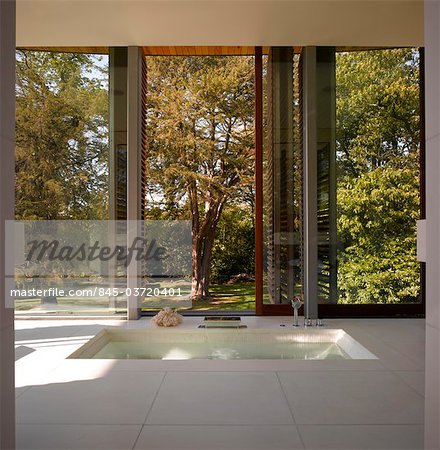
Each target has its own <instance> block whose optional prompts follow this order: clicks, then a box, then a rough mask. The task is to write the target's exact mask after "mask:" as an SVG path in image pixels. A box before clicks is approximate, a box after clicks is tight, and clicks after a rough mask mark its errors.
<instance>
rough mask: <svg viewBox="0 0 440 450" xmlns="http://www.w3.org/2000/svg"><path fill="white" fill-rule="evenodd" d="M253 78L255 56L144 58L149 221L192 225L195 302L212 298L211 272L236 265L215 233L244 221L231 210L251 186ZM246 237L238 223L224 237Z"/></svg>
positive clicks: (235, 239) (218, 272)
mask: <svg viewBox="0 0 440 450" xmlns="http://www.w3.org/2000/svg"><path fill="white" fill-rule="evenodd" d="M253 73H254V65H253V58H250V57H229V56H227V57H211V56H203V57H202V56H190V57H181V56H175V57H148V58H147V79H148V85H147V98H146V101H147V121H146V123H147V136H148V164H147V166H148V167H147V173H148V193H147V205H148V214H147V216H148V217H149V218H154V219H158V218H162V219H179V218H187V219H191V220H192V245H193V252H192V263H193V268H192V269H193V270H192V273H193V283H192V284H193V290H192V296H193V298H194V299H201V298H209V297H210V293H209V285H210V278H211V275H213V276H214V277H217V278H221V277H223V276H224V275H225V273H226V272H230V271H231V270H232V271H233V270H235V267H237V264H238V262H237V261H236V260H237V259H238V258H239V256H238V253H237V252H236V253H234V254H233V252H232V249H231V250H227V249H226V248H225V247H224V246H225V245H227V244H225V243H221V242H220V239H221V237H220V235H219V232H217V231H218V226H219V224H220V223H227V224H228V226H230V225H231V220H233V219H234V218H236V219H237V220H242V219H241V216H240V214H241V213H240V212H239V211H238V207H236V208H235V209H234V208H233V209H230V206H231V205H232V204H233V202H234V201H235V202H237V204H238V203H240V202H241V203H243V202H244V201H246V198H245V197H246V195H244V194H245V193H247V192H249V190H250V186H252V183H253V175H254V174H253V167H254V162H253V160H254V132H253V125H254V87H253ZM222 227H223V226H222ZM222 229H223V234H225V228H224V227H223V228H222ZM235 233H237V235H236V234H235ZM241 234H242V230H241V229H240V225H239V224H234V226H233V227H231V228H230V229H229V230H228V237H227V239H228V241H229V242H230V243H231V245H235V244H240V245H241V244H242V243H243V237H242V235H241ZM214 248H215V249H214ZM238 248H240V247H238ZM234 250H237V247H236V248H235V249H234ZM241 250H242V251H250V250H249V246H248V245H247V244H246V245H245V247H243V246H242V247H241ZM213 251H214V257H213ZM242 255H243V253H242ZM228 257H231V258H233V260H231V261H229V263H227V262H226V258H228ZM242 258H243V256H242ZM245 259H246V261H247V260H248V259H249V258H248V255H246V257H245ZM227 265H229V267H228V268H227V267H226V266H227ZM213 266H214V269H213V270H211V269H212V267H213ZM220 266H221V267H220Z"/></svg>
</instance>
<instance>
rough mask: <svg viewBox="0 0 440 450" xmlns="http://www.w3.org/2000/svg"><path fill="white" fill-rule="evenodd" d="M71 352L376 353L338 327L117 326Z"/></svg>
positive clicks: (215, 356) (206, 355) (213, 355)
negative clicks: (266, 328)
mask: <svg viewBox="0 0 440 450" xmlns="http://www.w3.org/2000/svg"><path fill="white" fill-rule="evenodd" d="M70 358H81V359H151V360H188V359H198V360H222V359H223V360H236V359H272V360H276V359H277V360H280V359H288V360H289V359H303V360H305V359H307V360H309V359H312V360H315V359H375V358H376V357H375V356H374V355H373V354H372V353H370V352H369V351H368V350H367V349H366V348H365V347H363V346H362V345H360V344H359V343H358V342H356V341H355V340H354V339H353V338H352V337H351V336H349V335H348V334H347V333H345V331H344V330H340V329H327V330H307V331H304V330H298V331H293V330H292V331H287V330H286V331H277V330H261V329H258V330H200V329H199V330H185V331H184V330H182V331H180V330H121V329H120V330H117V329H105V330H102V331H101V332H100V333H98V334H97V335H96V336H95V337H94V338H92V339H91V340H90V341H88V342H87V343H86V344H84V345H83V346H82V347H81V348H79V349H78V350H77V351H76V352H74V353H73V354H72V355H71V356H70Z"/></svg>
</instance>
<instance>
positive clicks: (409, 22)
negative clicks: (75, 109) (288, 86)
mask: <svg viewBox="0 0 440 450" xmlns="http://www.w3.org/2000/svg"><path fill="white" fill-rule="evenodd" d="M17 45H18V46H127V45H128V46H130V45H133V46H135V45H140V46H142V45H250V46H254V45H336V46H339V45H344V46H375V45H377V46H387V45H389V46H392V45H399V46H420V45H423V0H369V1H368V0H367V1H363V0H263V1H261V0H260V1H258V0H233V1H231V0H198V1H197V0H196V1H195V0H156V1H153V0H87V1H85V0H17Z"/></svg>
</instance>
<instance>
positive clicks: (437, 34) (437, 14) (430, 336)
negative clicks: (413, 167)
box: [425, 0, 440, 450]
mask: <svg viewBox="0 0 440 450" xmlns="http://www.w3.org/2000/svg"><path fill="white" fill-rule="evenodd" d="M439 28H440V2H439V1H438V0H428V1H426V2H425V45H426V78H425V81H426V219H427V221H426V239H427V254H426V256H427V263H426V365H425V370H426V387H425V448H426V449H430V450H438V449H439V448H440V408H439V405H440V364H439V362H440V308H439V299H440V233H439V230H440V113H439V110H440V30H439Z"/></svg>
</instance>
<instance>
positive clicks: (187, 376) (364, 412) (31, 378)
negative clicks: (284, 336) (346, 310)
mask: <svg viewBox="0 0 440 450" xmlns="http://www.w3.org/2000/svg"><path fill="white" fill-rule="evenodd" d="M243 320H244V321H245V322H246V323H247V324H248V326H249V327H261V328H274V329H279V326H280V324H282V323H284V324H286V325H289V324H290V319H289V318H285V317H267V318H257V317H245V318H243ZM199 321H200V319H198V318H186V319H185V321H184V323H183V324H182V327H183V328H194V327H196V326H197V324H198V323H199ZM109 326H119V327H127V328H144V327H149V326H151V325H150V323H149V322H148V320H147V319H142V320H140V321H136V322H131V323H127V322H116V321H107V320H106V321H101V322H96V321H90V320H71V321H67V320H66V321H64V320H63V321H61V320H55V321H41V320H39V321H33V320H20V321H17V323H16V328H17V331H16V339H17V347H19V350H18V352H17V361H16V373H17V375H16V379H17V421H18V427H17V443H18V448H19V449H59V450H61V449H88V450H93V449H109V450H110V449H122V450H128V449H169V450H172V449H176V450H177V449H194V450H197V449H200V450H202V449H203V450H210V449H217V450H219V449H237V450H238V449H240V450H244V449H249V450H251V449H252V450H253V449H255V450H257V449H267V450H278V449H286V450H287V449H313V450H319V449H341V450H342V449H351V450H356V449H381V450H388V449H413V450H415V449H421V448H423V425H422V424H423V405H424V398H423V389H424V387H423V386H424V384H423V383H424V334H425V330H424V326H425V323H424V321H423V320H420V319H395V320H380V319H377V320H374V319H366V320H327V321H326V327H328V328H343V329H344V330H345V331H347V332H348V333H349V334H351V335H352V336H353V337H354V338H355V339H356V340H358V341H359V342H360V343H361V344H363V345H364V346H365V347H367V348H368V349H369V350H370V351H372V352H373V353H375V354H376V355H377V356H378V357H379V360H365V361H359V360H358V361H356V360H344V361H279V362H277V363H276V364H275V363H274V362H272V361H198V362H196V361H146V360H143V361H142V360H119V361H111V360H66V359H65V358H66V357H67V356H68V355H70V354H71V353H72V352H73V350H75V349H76V348H78V347H79V346H80V345H82V343H84V342H86V341H87V340H88V339H89V338H90V337H91V336H93V335H94V334H96V333H97V332H98V331H99V330H100V329H102V328H103V327H109ZM284 329H285V328H284ZM23 347H25V348H23Z"/></svg>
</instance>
